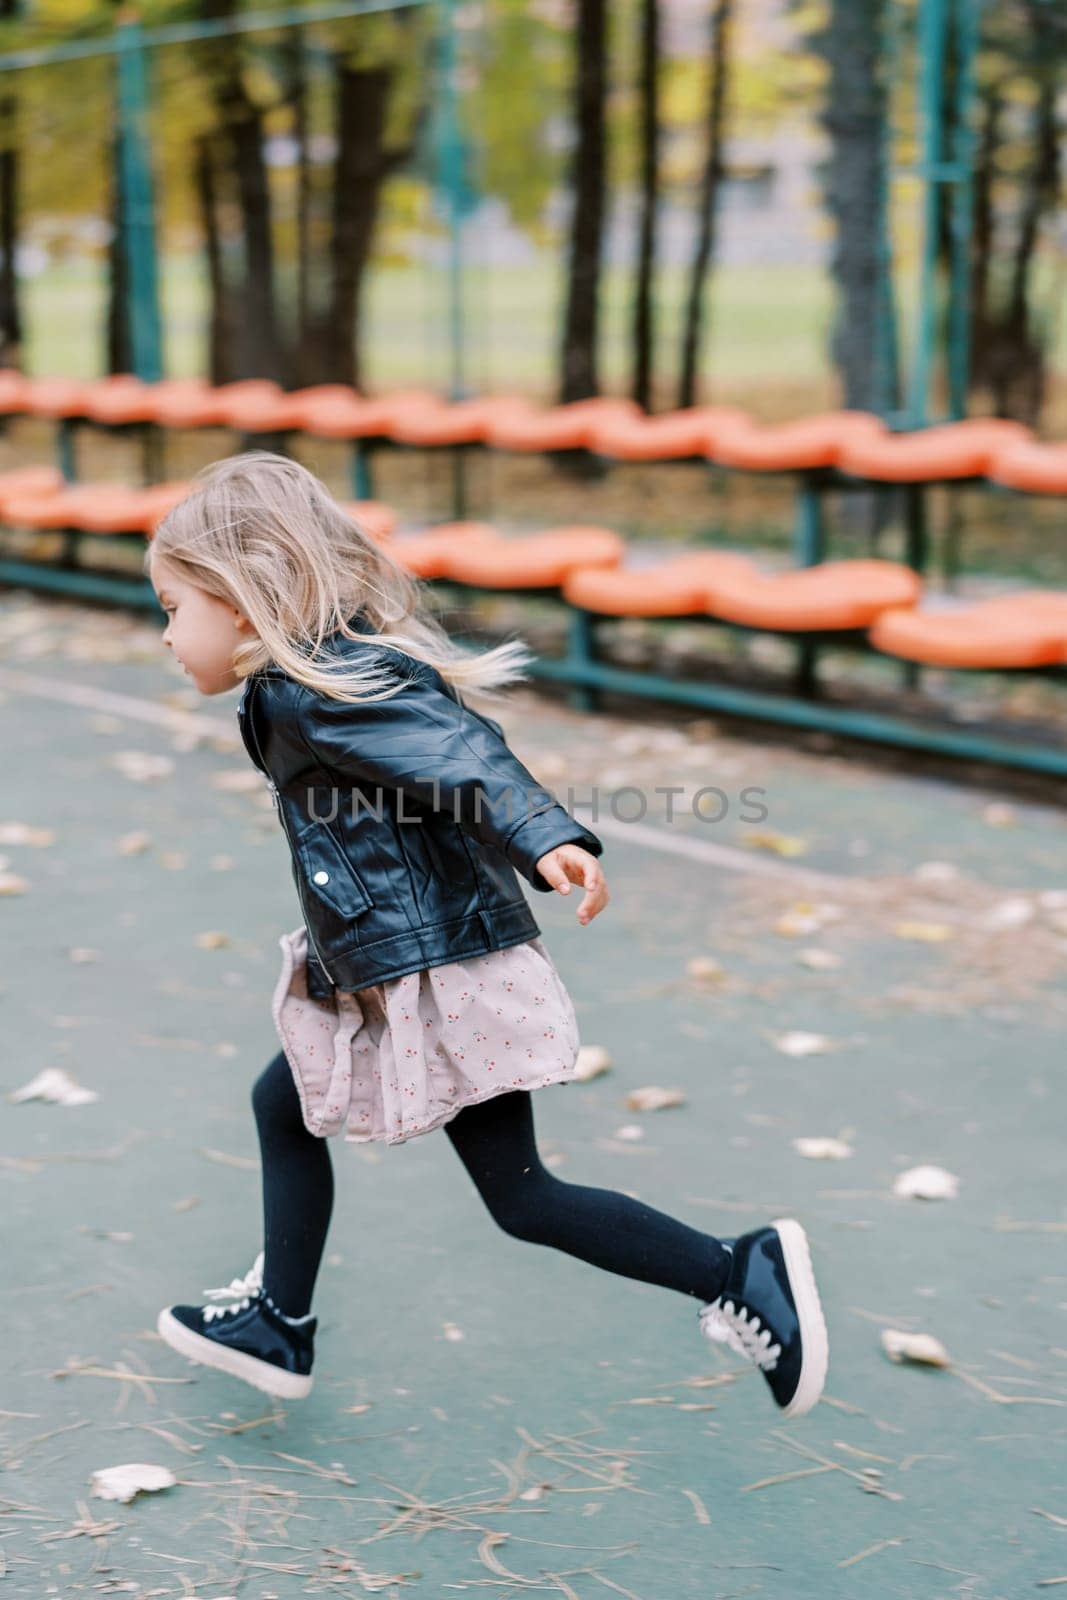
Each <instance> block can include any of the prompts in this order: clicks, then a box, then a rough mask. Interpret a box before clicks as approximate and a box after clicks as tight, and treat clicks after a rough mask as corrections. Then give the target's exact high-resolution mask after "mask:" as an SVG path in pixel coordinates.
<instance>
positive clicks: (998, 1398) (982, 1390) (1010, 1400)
mask: <svg viewBox="0 0 1067 1600" xmlns="http://www.w3.org/2000/svg"><path fill="white" fill-rule="evenodd" d="M956 1377H957V1378H962V1379H963V1381H964V1383H969V1384H970V1386H971V1388H972V1389H977V1390H978V1392H979V1394H984V1395H985V1397H986V1399H987V1400H992V1401H993V1403H994V1405H998V1406H1067V1400H1056V1399H1054V1398H1053V1397H1052V1396H1051V1395H1037V1394H1001V1392H1000V1390H999V1389H994V1388H993V1386H992V1384H989V1383H986V1382H985V1381H984V1380H983V1379H982V1378H976V1377H975V1376H974V1374H973V1373H971V1372H960V1371H959V1370H958V1369H956Z"/></svg>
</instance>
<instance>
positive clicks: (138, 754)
mask: <svg viewBox="0 0 1067 1600" xmlns="http://www.w3.org/2000/svg"><path fill="white" fill-rule="evenodd" d="M111 765H112V766H113V767H116V768H117V769H118V771H119V772H121V773H122V776H123V777H124V778H128V779H129V780H130V782H131V783H151V782H152V781H153V780H154V779H156V778H169V777H170V775H171V773H172V772H173V771H174V762H173V761H172V760H171V758H170V756H157V755H151V754H149V752H148V751H146V750H118V751H116V752H115V754H114V755H113V756H112V757H111Z"/></svg>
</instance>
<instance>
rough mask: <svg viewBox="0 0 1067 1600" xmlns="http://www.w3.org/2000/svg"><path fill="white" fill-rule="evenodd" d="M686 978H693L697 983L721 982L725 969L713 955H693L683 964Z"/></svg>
mask: <svg viewBox="0 0 1067 1600" xmlns="http://www.w3.org/2000/svg"><path fill="white" fill-rule="evenodd" d="M685 974H686V977H687V978H695V979H696V981H697V982H698V983H721V982H722V980H723V979H724V978H725V976H726V969H725V968H724V967H723V966H722V965H721V963H720V962H718V961H716V960H715V957H714V956H694V957H693V958H692V960H691V961H687V962H686V964H685Z"/></svg>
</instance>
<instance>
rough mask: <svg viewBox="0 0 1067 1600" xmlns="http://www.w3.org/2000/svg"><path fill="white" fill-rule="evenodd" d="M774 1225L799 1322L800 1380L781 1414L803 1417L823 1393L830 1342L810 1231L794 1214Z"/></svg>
mask: <svg viewBox="0 0 1067 1600" xmlns="http://www.w3.org/2000/svg"><path fill="white" fill-rule="evenodd" d="M771 1227H772V1228H776V1229H777V1230H778V1237H779V1239H780V1240H781V1241H782V1254H783V1256H784V1257H785V1270H786V1272H787V1274H788V1276H789V1287H790V1289H791V1290H792V1293H793V1300H794V1302H795V1304H796V1308H797V1320H798V1321H799V1323H800V1347H801V1358H800V1379H799V1381H798V1383H797V1387H796V1393H795V1394H794V1395H793V1398H792V1400H790V1402H789V1404H788V1405H787V1406H783V1407H782V1415H783V1416H786V1417H801V1416H803V1415H804V1413H805V1411H810V1410H811V1408H812V1406H813V1405H815V1403H816V1402H817V1400H818V1399H819V1396H820V1395H821V1394H822V1391H823V1385H824V1384H825V1382H826V1369H827V1367H828V1365H829V1361H830V1341H829V1338H828V1337H827V1333H826V1320H825V1318H824V1317H823V1313H822V1302H821V1301H820V1299H819V1291H818V1289H817V1288H816V1286H815V1272H814V1269H813V1268H812V1264H811V1247H810V1245H809V1244H808V1236H807V1234H806V1233H805V1232H804V1229H803V1228H802V1227H801V1226H800V1223H799V1222H797V1221H796V1220H795V1218H793V1217H778V1218H776V1219H775V1221H774V1222H772V1223H771Z"/></svg>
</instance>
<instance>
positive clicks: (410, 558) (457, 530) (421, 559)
mask: <svg viewBox="0 0 1067 1600" xmlns="http://www.w3.org/2000/svg"><path fill="white" fill-rule="evenodd" d="M499 538H500V535H499V534H498V532H497V530H496V529H495V528H494V527H493V525H492V523H490V522H446V523H442V524H441V526H440V527H437V528H431V529H430V530H429V532H427V533H416V534H409V535H407V536H406V537H405V538H403V539H397V540H395V541H394V542H392V543H391V544H390V547H389V553H390V555H393V556H395V557H396V559H397V561H399V563H400V565H401V566H402V567H405V568H406V569H407V570H408V572H411V573H413V574H414V575H415V576H416V577H419V578H444V577H446V576H447V575H448V570H449V566H450V563H451V560H452V556H453V553H454V552H455V551H457V550H458V551H462V550H463V549H464V548H465V547H466V546H467V545H468V544H471V543H476V542H481V541H488V540H497V539H499Z"/></svg>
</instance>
